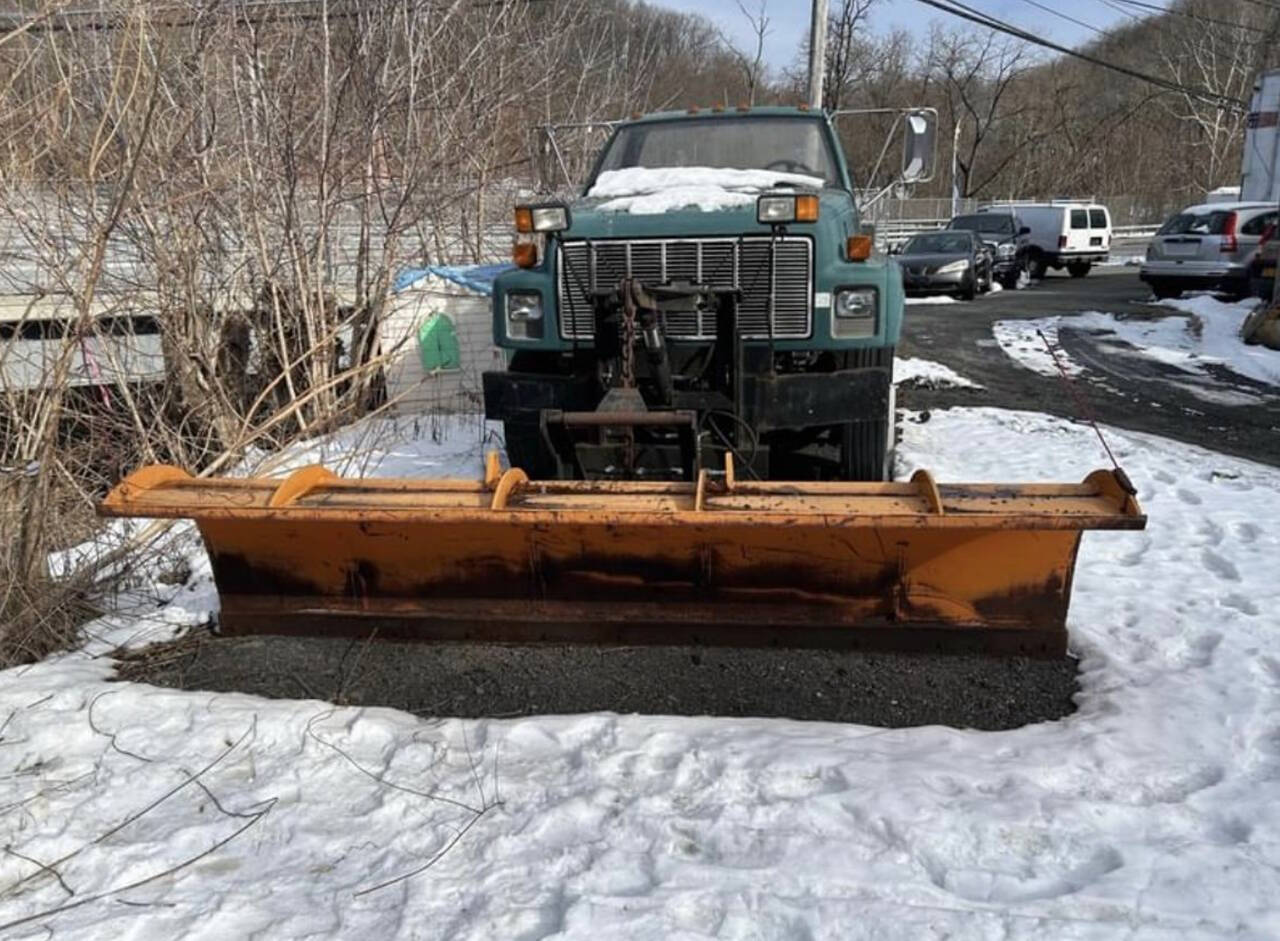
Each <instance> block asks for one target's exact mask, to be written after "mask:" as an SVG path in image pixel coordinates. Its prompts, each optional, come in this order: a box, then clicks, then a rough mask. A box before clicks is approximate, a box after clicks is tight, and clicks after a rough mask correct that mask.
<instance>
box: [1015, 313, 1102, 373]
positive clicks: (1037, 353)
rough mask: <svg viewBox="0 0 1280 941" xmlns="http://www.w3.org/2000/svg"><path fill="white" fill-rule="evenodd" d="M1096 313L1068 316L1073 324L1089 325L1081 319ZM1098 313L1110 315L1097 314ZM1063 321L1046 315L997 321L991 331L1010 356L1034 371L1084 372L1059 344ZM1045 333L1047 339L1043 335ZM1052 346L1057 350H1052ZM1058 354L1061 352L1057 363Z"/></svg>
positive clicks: (1100, 315)
mask: <svg viewBox="0 0 1280 941" xmlns="http://www.w3.org/2000/svg"><path fill="white" fill-rule="evenodd" d="M1093 316H1095V315H1093V314H1085V315H1083V317H1069V318H1066V319H1067V320H1069V321H1070V322H1071V323H1072V325H1073V326H1077V325H1078V326H1085V325H1086V324H1084V323H1079V324H1077V321H1081V320H1087V319H1088V318H1090V317H1093ZM1096 316H1099V317H1106V316H1109V315H1107V314H1097V315H1096ZM1062 320H1063V318H1062V317H1046V318H1043V319H1041V320H997V321H996V322H995V323H994V324H992V325H991V333H992V335H993V336H994V337H995V339H996V343H998V344H999V345H1000V349H1002V350H1004V352H1005V354H1006V355H1008V356H1009V357H1010V358H1011V359H1013V360H1014V361H1015V362H1017V363H1018V364H1019V365H1021V366H1025V367H1026V368H1027V369H1030V370H1031V371H1033V372H1038V373H1040V375H1042V376H1057V375H1061V373H1059V371H1058V369H1059V366H1061V368H1062V370H1063V371H1065V372H1066V373H1067V375H1069V376H1078V375H1080V373H1082V372H1084V369H1083V368H1082V367H1081V366H1079V365H1078V364H1077V363H1074V362H1072V361H1071V358H1070V357H1069V356H1068V355H1067V352H1066V350H1064V349H1062V348H1061V347H1060V346H1059V345H1058V326H1059V324H1060V323H1061V322H1062ZM1042 333H1043V334H1044V338H1043V339H1042V338H1041V336H1040V335H1041V334H1042ZM1045 340H1047V341H1048V342H1049V346H1046V345H1045ZM1050 347H1052V349H1053V352H1050ZM1054 353H1056V354H1057V361H1056V362H1055V360H1054Z"/></svg>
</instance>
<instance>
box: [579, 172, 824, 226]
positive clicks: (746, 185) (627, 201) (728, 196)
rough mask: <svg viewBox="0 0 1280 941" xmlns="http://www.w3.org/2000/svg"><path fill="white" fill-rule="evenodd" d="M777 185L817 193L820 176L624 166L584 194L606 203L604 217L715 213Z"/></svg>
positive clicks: (600, 178)
mask: <svg viewBox="0 0 1280 941" xmlns="http://www.w3.org/2000/svg"><path fill="white" fill-rule="evenodd" d="M778 183H787V184H790V185H792V186H800V187H805V188H808V189H821V188H822V187H823V186H824V185H825V184H824V182H823V180H822V179H821V177H813V176H807V175H804V174H800V173H779V172H775V171H773V170H732V169H727V168H717V167H628V168H626V169H624V170H606V171H604V172H603V173H601V174H600V175H599V176H598V177H597V178H596V182H595V185H594V186H592V187H591V189H590V191H589V192H588V193H587V195H588V196H590V197H593V198H597V199H607V200H608V202H605V203H602V204H601V205H600V207H599V208H600V209H601V210H603V211H605V212H629V213H632V214H633V215H658V214H660V213H664V212H671V211H672V210H674V209H690V208H692V209H700V210H702V211H703V212H715V211H717V210H721V209H733V208H736V207H738V206H748V205H751V204H752V203H754V202H755V201H756V197H757V196H758V195H760V194H761V193H762V192H764V191H765V190H768V189H770V188H771V187H773V186H774V185H776V184H778Z"/></svg>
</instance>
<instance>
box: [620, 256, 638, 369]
mask: <svg viewBox="0 0 1280 941" xmlns="http://www.w3.org/2000/svg"><path fill="white" fill-rule="evenodd" d="M621 287H622V387H623V388H624V389H634V388H635V387H636V362H635V360H636V300H635V295H634V294H633V293H632V290H631V279H630V278H627V279H625V280H624V281H623V282H622V285H621Z"/></svg>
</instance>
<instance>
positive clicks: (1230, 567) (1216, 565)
mask: <svg viewBox="0 0 1280 941" xmlns="http://www.w3.org/2000/svg"><path fill="white" fill-rule="evenodd" d="M1200 561H1201V562H1202V563H1203V564H1204V567H1205V568H1207V569H1208V570H1209V571H1210V572H1212V573H1213V574H1214V575H1217V576H1218V577H1219V578H1222V579H1225V580H1226V581H1229V582H1238V581H1240V570H1239V569H1237V568H1236V565H1235V563H1234V562H1232V561H1231V560H1230V559H1228V558H1226V557H1224V556H1221V555H1219V554H1218V553H1216V552H1214V551H1213V550H1212V549H1205V550H1204V552H1202V553H1200Z"/></svg>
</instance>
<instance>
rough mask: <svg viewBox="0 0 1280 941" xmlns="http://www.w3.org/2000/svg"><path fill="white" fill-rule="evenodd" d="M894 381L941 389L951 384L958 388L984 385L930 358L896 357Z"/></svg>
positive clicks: (978, 387) (975, 387) (974, 387)
mask: <svg viewBox="0 0 1280 941" xmlns="http://www.w3.org/2000/svg"><path fill="white" fill-rule="evenodd" d="M893 382H894V384H895V385H908V386H919V387H922V388H926V389H940V388H943V387H947V386H950V387H952V388H956V389H981V388H982V386H980V385H978V383H976V382H974V381H973V380H972V379H966V378H965V377H964V376H962V375H960V374H959V373H958V372H956V371H955V370H954V369H952V368H951V367H950V366H947V365H944V364H943V363H935V362H933V361H932V360H928V359H914V358H911V357H907V358H905V359H896V360H894V362H893Z"/></svg>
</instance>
